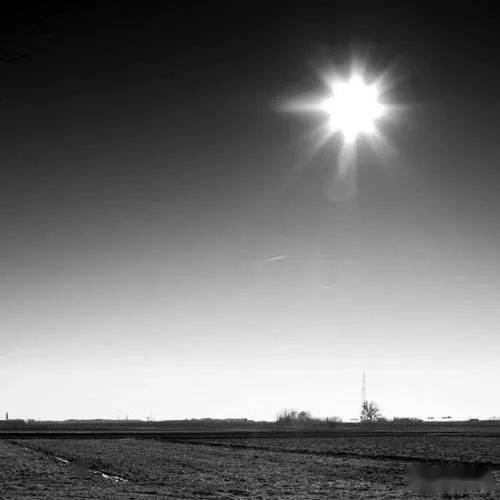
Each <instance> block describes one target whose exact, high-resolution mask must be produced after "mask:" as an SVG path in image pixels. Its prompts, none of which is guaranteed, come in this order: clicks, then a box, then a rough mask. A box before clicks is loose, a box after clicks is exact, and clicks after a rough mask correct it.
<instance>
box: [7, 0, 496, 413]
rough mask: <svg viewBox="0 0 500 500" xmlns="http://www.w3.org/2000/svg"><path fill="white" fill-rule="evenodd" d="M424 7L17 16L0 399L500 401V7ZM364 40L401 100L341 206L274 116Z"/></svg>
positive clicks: (332, 149) (131, 404)
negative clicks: (387, 146) (499, 395)
mask: <svg viewBox="0 0 500 500" xmlns="http://www.w3.org/2000/svg"><path fill="white" fill-rule="evenodd" d="M490 3H491V8H490ZM422 4H423V2H416V1H415V2H405V1H399V2H384V3H383V4H379V5H378V6H376V5H374V4H373V3H372V5H371V7H369V8H368V9H367V8H366V6H365V5H363V3H361V2H359V3H358V2H352V1H345V2H333V1H331V2H317V3H316V2H311V1H308V2H302V3H300V4H299V3H293V2H286V3H285V2H283V3H280V2H273V6H272V7H271V6H269V5H267V4H266V3H265V2H234V3H232V4H231V3H229V2H228V3H223V2H206V3H205V4H203V5H202V6H201V5H200V6H198V5H197V4H196V3H194V2H184V1H182V2H181V1H179V2H176V3H175V2H171V3H170V2H168V5H167V6H165V5H164V6H163V7H161V8H160V7H158V6H154V4H147V3H146V4H144V5H143V4H142V3H141V5H140V6H139V5H138V6H137V7H136V9H135V10H124V8H118V7H117V6H114V7H110V8H107V7H103V6H102V5H101V4H100V5H99V6H98V7H95V8H92V7H86V8H75V7H71V6H68V7H66V8H65V9H61V10H50V9H47V10H44V9H43V8H42V7H40V8H39V9H38V10H36V11H26V10H14V11H12V12H9V13H7V14H6V15H5V16H4V18H3V19H2V25H3V26H2V30H3V31H2V32H3V40H2V42H1V44H0V59H1V60H2V61H3V62H0V72H1V78H0V117H1V119H0V127H1V130H0V161H1V182H0V205H1V206H0V208H1V210H0V228H1V244H0V277H1V280H0V295H1V299H0V300H1V301H0V314H1V323H0V380H1V381H2V382H0V411H2V412H3V411H9V414H10V416H11V417H20V418H24V417H30V418H40V419H43V418H57V419H59V418H97V417H102V418H107V417H111V418H115V417H117V416H118V415H120V416H122V417H123V416H124V415H125V414H127V415H129V417H130V418H132V417H136V418H145V417H146V416H147V415H149V414H150V412H153V413H154V415H155V417H156V418H184V417H188V418H189V417H206V416H212V417H243V416H245V417H249V418H258V419H270V418H274V416H275V415H276V413H277V412H278V411H279V410H280V409H282V408H284V407H291V408H298V409H306V410H310V411H311V412H312V413H313V414H315V415H318V416H327V415H340V416H342V417H344V418H346V419H348V418H351V417H356V416H358V410H359V406H360V398H361V373H362V371H363V370H365V371H366V372H367V374H368V384H367V396H368V398H369V399H374V400H376V401H377V402H378V404H379V406H380V407H381V408H382V410H383V413H384V414H385V415H387V416H394V415H399V416H409V415H413V416H422V417H424V418H425V417H427V416H431V415H432V416H435V417H440V416H445V415H452V416H454V417H456V418H469V417H482V418H488V417H491V416H493V415H499V414H500V408H499V406H498V401H497V400H496V399H495V398H493V397H492V394H494V393H495V387H496V382H497V381H498V378H499V368H498V367H497V366H496V365H497V363H496V362H498V359H499V354H500V341H499V339H498V329H499V326H500V315H499V313H498V297H499V292H500V267H499V264H498V253H499V250H500V241H499V237H500V232H499V229H500V228H499V225H500V222H499V218H498V214H499V211H500V198H499V197H498V191H499V187H500V171H499V165H500V127H499V126H498V116H500V86H499V85H498V77H499V76H500V75H499V69H498V58H499V56H500V53H499V51H500V49H499V47H500V40H499V38H500V20H499V19H498V17H495V15H496V13H495V12H494V9H493V3H492V2H486V1H474V2H469V4H468V5H465V6H462V5H459V2H436V3H435V4H436V5H435V7H433V8H432V9H431V8H425V7H424V6H423V5H422ZM16 54H23V55H26V57H16ZM352 55H356V56H357V57H363V58H364V59H365V60H366V61H367V63H368V66H369V67H370V68H371V69H372V70H373V71H374V72H375V73H376V72H380V71H384V70H386V69H388V68H389V69H390V72H389V74H390V75H391V77H392V79H393V81H394V86H393V88H392V89H391V91H390V97H391V98H392V99H393V100H394V101H395V102H399V103H402V104H405V105H408V110H407V112H406V113H405V114H404V116H403V117H401V119H400V120H399V121H398V122H397V123H392V124H390V123H388V124H387V125H386V126H385V127H384V128H383V131H384V134H385V136H386V138H387V139H388V141H390V143H391V144H392V145H393V148H394V152H393V153H392V154H385V155H377V154H376V153H377V152H376V151H371V150H370V149H369V148H368V147H367V145H366V144H365V145H363V144H361V145H360V149H359V157H358V177H359V178H358V192H357V194H356V196H355V198H353V199H351V200H350V201H348V202H345V203H332V202H330V201H328V199H327V197H326V196H325V193H324V191H325V190H324V187H325V185H327V184H328V182H329V178H330V177H331V175H332V172H333V171H334V170H335V166H336V159H337V150H338V143H337V142H336V141H332V142H331V143H330V144H328V145H327V147H325V148H324V149H323V150H322V151H320V152H319V153H318V154H317V155H316V156H315V157H314V158H312V159H308V156H309V151H310V144H309V143H308V141H307V140H306V138H307V136H308V135H309V134H310V133H311V131H312V130H313V129H314V128H315V127H316V126H318V124H319V122H318V119H317V117H312V116H301V115H296V114H295V115H294V114H290V113H284V112H282V111H280V106H281V104H282V103H283V102H286V100H287V99H293V98H296V97H298V96H301V95H305V94H310V93H318V92H322V90H324V89H323V87H322V83H321V81H320V79H319V78H318V75H317V70H318V68H321V67H322V65H324V64H325V65H326V64H330V63H345V62H346V61H349V58H350V57H351V56H352ZM279 256H284V258H280V259H274V260H273V258H275V257H279Z"/></svg>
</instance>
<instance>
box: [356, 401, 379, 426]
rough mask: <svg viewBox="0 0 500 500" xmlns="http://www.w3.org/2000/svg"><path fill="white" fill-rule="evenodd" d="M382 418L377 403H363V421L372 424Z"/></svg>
mask: <svg viewBox="0 0 500 500" xmlns="http://www.w3.org/2000/svg"><path fill="white" fill-rule="evenodd" d="M380 417H381V413H380V408H379V407H378V406H377V403H375V401H370V402H368V401H363V404H362V405H361V421H362V422H369V423H372V422H373V421H375V420H378V419H379V418H380Z"/></svg>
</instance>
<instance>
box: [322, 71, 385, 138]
mask: <svg viewBox="0 0 500 500" xmlns="http://www.w3.org/2000/svg"><path fill="white" fill-rule="evenodd" d="M331 91H332V93H331V96H329V97H328V98H327V99H325V100H324V101H323V102H322V103H321V105H320V109H321V111H323V112H325V113H327V114H328V128H329V131H330V132H331V133H337V132H341V133H342V135H343V136H344V140H345V142H346V143H348V144H350V143H353V142H354V141H355V140H356V139H357V137H358V136H360V135H362V134H365V135H372V134H374V133H376V128H375V122H376V121H377V119H379V118H381V117H382V116H383V115H384V111H385V109H384V105H383V104H381V103H380V101H379V95H380V93H379V89H378V88H377V85H376V83H371V84H367V83H366V82H365V81H364V79H363V77H362V76H360V75H357V74H354V75H352V76H351V77H350V78H349V79H348V80H336V81H334V82H333V83H332V84H331Z"/></svg>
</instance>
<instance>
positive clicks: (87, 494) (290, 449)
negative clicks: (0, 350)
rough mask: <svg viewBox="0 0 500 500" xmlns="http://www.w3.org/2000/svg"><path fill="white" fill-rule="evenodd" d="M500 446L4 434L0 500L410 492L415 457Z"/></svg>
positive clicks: (404, 440) (487, 453) (433, 439)
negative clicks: (7, 437) (8, 437)
mask: <svg viewBox="0 0 500 500" xmlns="http://www.w3.org/2000/svg"><path fill="white" fill-rule="evenodd" d="M499 449H500V448H499V443H498V438H496V437H487V438H486V437H472V436H469V437H459V436H436V435H433V436H425V435H424V436H387V435H384V436H352V437H347V436H341V437H317V438H314V437H304V438H293V439H288V438H283V437H281V438H252V439H227V440H224V439H217V440H213V439H210V440H206V441H204V440H203V439H199V440H198V441H196V442H193V441H174V440H165V439H161V438H159V439H143V438H140V437H139V438H123V439H106V438H99V439H84V438H83V439H61V438H58V439H51V438H36V439H15V440H8V441H6V440H4V441H0V458H1V460H2V468H1V471H0V485H1V491H2V494H1V498H130V499H136V498H137V499H140V498H228V499H230V498H233V499H234V498H261V499H264V498H296V499H302V498H303V499H313V498H349V499H351V498H352V499H354V498H416V497H417V495H416V494H415V493H414V492H412V490H411V489H410V488H409V486H408V484H407V471H408V464H409V463H410V462H411V461H412V460H413V459H414V458H418V457H420V458H421V459H422V460H429V461H433V460H434V461H440V462H453V461H457V460H460V461H467V462H469V463H477V462H483V463H484V462H486V463H489V464H497V463H500V462H499V460H498V457H499ZM82 464H83V465H82ZM492 467H493V468H494V469H497V468H498V469H500V467H497V466H496V465H493V466H492ZM495 479H496V481H497V482H498V480H499V479H500V478H499V477H498V475H497V474H496V473H495ZM497 484H498V483H497ZM496 491H498V488H497V489H496ZM422 498H424V497H422ZM426 498H427V497H426ZM467 498H498V494H497V493H496V492H495V491H494V492H491V493H473V494H468V495H467Z"/></svg>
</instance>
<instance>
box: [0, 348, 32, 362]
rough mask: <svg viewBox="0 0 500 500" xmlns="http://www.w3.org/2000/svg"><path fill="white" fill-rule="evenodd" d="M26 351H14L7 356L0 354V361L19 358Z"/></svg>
mask: <svg viewBox="0 0 500 500" xmlns="http://www.w3.org/2000/svg"><path fill="white" fill-rule="evenodd" d="M28 351H29V349H25V350H24V351H15V352H9V353H7V354H1V355H0V360H1V359H8V358H14V357H16V356H21V355H22V354H25V353H27V352H28Z"/></svg>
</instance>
